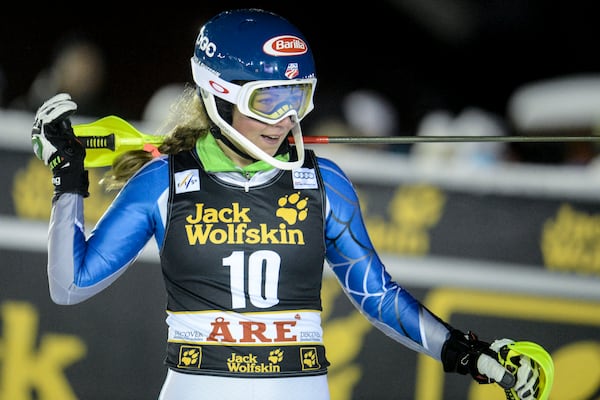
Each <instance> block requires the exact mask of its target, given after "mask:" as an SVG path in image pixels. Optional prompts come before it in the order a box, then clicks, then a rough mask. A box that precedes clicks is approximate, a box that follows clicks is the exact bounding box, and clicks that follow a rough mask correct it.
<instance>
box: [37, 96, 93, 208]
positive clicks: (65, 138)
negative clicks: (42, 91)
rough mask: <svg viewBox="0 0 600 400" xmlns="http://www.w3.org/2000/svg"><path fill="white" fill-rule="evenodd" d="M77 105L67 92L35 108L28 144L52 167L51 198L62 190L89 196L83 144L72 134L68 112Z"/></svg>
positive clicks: (55, 196)
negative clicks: (52, 190) (29, 142)
mask: <svg viewBox="0 0 600 400" xmlns="http://www.w3.org/2000/svg"><path fill="white" fill-rule="evenodd" d="M76 110H77V104H75V102H74V101H73V100H71V96H69V95H68V94H67V93H60V94H57V95H56V96H54V97H52V98H51V99H49V100H47V101H46V102H45V103H44V104H42V105H41V107H40V108H39V109H38V110H37V113H36V114H35V121H34V123H33V129H32V130H31V144H32V146H33V152H34V153H35V155H36V157H37V158H39V159H40V160H42V161H43V162H44V164H46V165H47V166H49V167H50V169H51V170H52V184H53V185H54V199H57V198H58V196H60V195H61V194H62V193H79V194H81V195H82V196H84V197H87V196H89V192H88V187H89V180H88V174H87V171H85V170H84V166H83V162H84V159H85V147H84V145H83V144H82V143H81V142H80V141H79V139H78V138H77V137H76V136H75V133H74V132H73V128H72V126H71V120H70V119H69V117H70V115H71V114H73V113H74V112H75V111H76Z"/></svg>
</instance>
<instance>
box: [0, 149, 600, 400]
mask: <svg viewBox="0 0 600 400" xmlns="http://www.w3.org/2000/svg"><path fill="white" fill-rule="evenodd" d="M0 160H2V169H0V171H2V172H1V173H0V183H1V184H2V185H3V186H4V187H5V188H8V190H7V191H6V192H5V193H6V194H5V195H4V196H1V197H0V328H1V330H0V400H29V399H32V400H33V399H36V400H50V399H51V400H55V399H61V400H71V399H85V400H96V399H97V400H105V399H107V398H110V399H114V400H118V399H123V400H125V399H127V400H138V399H140V400H142V399H144V400H145V399H154V398H157V396H158V392H159V390H160V387H161V385H162V382H163V379H164V376H165V372H166V371H165V368H164V366H163V360H164V356H165V347H166V343H165V340H166V324H165V322H164V319H165V317H166V313H165V309H164V307H165V294H164V286H163V283H162V278H161V271H160V266H159V264H158V262H157V259H156V258H152V257H148V258H142V259H140V260H138V261H136V263H135V264H134V265H133V266H132V267H131V268H130V269H129V270H128V271H127V272H126V273H125V274H124V275H123V276H122V277H121V278H120V279H119V280H118V281H117V282H115V283H114V284H113V285H112V286H111V287H109V288H108V289H106V290H105V291H104V292H103V293H101V294H99V295H98V296H96V297H94V298H92V299H90V300H88V301H86V302H84V303H82V304H79V305H75V306H58V305H55V304H53V303H52V302H51V301H50V298H49V294H48V287H47V277H46V271H45V268H46V253H45V244H44V243H42V244H40V242H43V241H44V240H45V237H44V235H45V230H46V229H47V226H46V223H47V221H48V219H49V217H50V199H51V197H52V186H51V184H50V172H49V171H48V169H47V168H46V167H45V166H44V165H43V163H41V162H40V161H39V160H37V159H35V158H34V156H33V154H32V153H29V152H25V151H9V150H6V149H4V150H2V149H0ZM362 161H364V160H362V159H354V163H351V162H342V163H341V164H342V167H344V168H345V169H347V170H348V171H349V175H350V176H351V178H352V180H353V182H354V183H355V186H356V188H357V191H358V193H359V196H360V199H361V204H362V208H363V212H364V218H365V222H366V224H367V226H368V228H369V231H370V234H371V238H372V240H373V243H374V245H375V247H376V248H377V249H378V250H379V251H380V252H381V253H382V255H383V257H384V258H386V260H388V259H389V264H388V266H389V268H390V271H391V273H392V275H393V276H394V277H395V278H396V279H397V280H398V281H399V283H400V284H401V285H403V286H404V287H406V288H407V289H408V290H410V291H411V292H413V294H414V295H415V297H417V298H418V299H420V300H422V301H423V303H424V304H425V305H427V306H428V307H429V308H430V309H432V310H433V311H434V312H436V313H437V314H439V315H440V316H441V317H443V318H445V319H446V320H448V321H449V322H450V323H452V324H453V325H454V326H455V327H457V328H459V329H463V330H469V329H471V330H474V331H475V332H476V333H477V334H478V335H479V336H480V338H482V339H484V340H492V339H495V338H503V337H509V338H512V339H515V340H533V341H536V342H538V343H539V344H541V345H543V346H544V347H545V348H546V349H547V350H548V351H549V352H550V353H551V354H552V356H553V357H554V360H555V364H556V378H555V386H554V391H553V395H552V397H551V398H553V399H561V400H584V399H585V400H587V399H591V398H594V396H597V395H598V393H599V391H600V383H599V382H600V320H599V318H600V300H599V299H600V280H599V275H600V266H599V263H600V261H599V260H600V257H598V256H597V254H598V252H599V250H598V249H599V246H600V245H599V243H600V240H599V239H600V203H599V202H598V201H597V197H594V196H593V195H592V196H590V195H589V193H588V194H587V195H585V196H580V195H578V194H577V193H574V192H572V191H568V190H564V191H561V190H552V191H549V192H544V193H541V192H539V191H537V190H505V188H504V187H503V186H502V185H498V187H495V186H494V185H490V186H489V187H488V186H485V185H483V184H482V185H480V186H481V187H485V188H487V189H485V190H482V189H481V187H479V189H478V190H472V189H471V188H465V187H461V186H460V185H458V186H457V185H451V184H447V183H446V182H441V181H438V180H435V179H432V180H427V179H422V180H421V179H415V178H411V179H409V178H407V175H406V174H404V175H402V174H400V173H398V175H402V176H399V177H394V178H393V179H392V178H390V177H389V174H388V175H387V178H386V177H385V176H383V177H382V174H383V173H384V170H383V169H380V170H376V171H375V173H374V172H373V170H374V169H373V168H372V165H371V167H369V168H367V167H363V166H361V165H360V164H361V163H362ZM382 162H383V161H382ZM388 168H389V169H392V170H393V171H392V172H393V173H394V174H396V173H397V172H398V171H400V170H399V169H394V168H395V167H394V166H390V165H388V164H387V163H386V169H388ZM361 170H369V171H371V172H370V173H362V172H363V171H361ZM103 173H104V170H102V169H93V170H90V182H91V185H90V192H91V196H90V198H88V199H86V201H85V205H86V210H85V213H86V220H87V224H88V228H90V227H91V226H93V223H94V221H97V220H98V219H99V217H100V215H101V214H102V212H103V211H104V210H105V209H106V207H107V206H108V204H109V203H110V202H111V201H112V199H113V197H114V193H105V192H103V191H102V189H101V188H100V186H99V185H97V184H96V182H98V181H99V180H100V178H101V177H102V174H103ZM374 176H377V177H378V178H377V179H375V178H374ZM474 176H475V175H473V178H471V177H466V178H464V181H469V180H471V179H474ZM379 178H381V179H379ZM561 182H564V183H565V185H568V184H569V181H568V180H564V181H561ZM599 187H600V186H599ZM2 217H8V218H11V221H12V222H14V221H17V222H14V223H12V222H11V225H10V227H8V223H7V222H6V221H7V220H6V219H2ZM2 221H4V222H2ZM19 221H22V225H21V224H19ZM31 221H38V222H40V223H41V225H42V226H43V230H44V233H42V234H41V235H40V233H39V232H35V234H34V232H33V231H32V232H29V230H31V229H32V228H31V225H28V224H26V223H25V222H31ZM3 224H4V225H3ZM23 230H27V232H20V231H23ZM13 236H14V237H17V238H19V237H23V238H24V239H23V240H24V241H26V242H32V243H29V244H30V245H28V243H17V242H19V239H16V240H11V241H9V240H4V241H3V240H2V238H3V237H4V238H5V239H6V238H12V237H13ZM40 236H41V237H42V238H41V240H40ZM34 238H37V239H36V240H37V242H36V241H35V240H34ZM33 242H35V243H33ZM152 245H153V243H152ZM395 258H399V259H402V260H405V262H403V263H397V262H396V261H395ZM432 259H433V260H438V261H434V262H433V265H434V266H433V267H431V266H427V265H426V264H423V263H421V262H419V261H427V260H432ZM450 260H452V261H450ZM489 263H492V264H489ZM493 263H498V264H497V265H501V267H496V264H493ZM490 265H491V267H490ZM459 266H460V267H459ZM507 266H511V267H507ZM445 274H450V275H453V276H452V277H451V278H452V279H450V278H449V277H448V276H447V275H445ZM413 275H414V276H413ZM417 275H418V276H417ZM415 276H417V278H415ZM473 277H478V278H477V279H478V280H477V281H475V282H474V283H473V279H472V278H473ZM575 277H579V278H582V277H583V279H584V280H585V281H584V280H574V278H575ZM489 281H494V282H492V283H497V284H496V285H495V286H493V287H492V286H486V284H487V283H490V282H489ZM547 283H548V284H547ZM540 286H544V287H545V288H546V290H539V287H540ZM563 287H565V288H566V287H568V288H570V289H569V291H568V292H565V291H562V290H561V289H562V288H563ZM532 288H536V290H535V291H534V290H531V289H532ZM595 288H597V290H595ZM584 289H585V290H584ZM578 290H579V293H578ZM322 294H323V308H324V310H323V321H324V328H325V336H324V337H325V342H326V345H327V356H328V358H329V360H330V361H331V363H332V366H331V369H330V375H329V380H330V384H331V397H332V400H350V399H377V400H380V399H381V400H386V399H411V400H442V399H444V400H445V399H448V400H450V399H452V400H453V399H466V400H480V399H486V400H495V399H497V400H502V399H503V398H504V397H503V396H504V395H503V392H502V390H500V389H499V388H498V387H497V386H495V385H478V384H475V383H473V381H472V380H471V379H470V378H469V377H464V376H458V375H446V374H444V373H443V372H442V368H441V365H440V364H439V362H437V361H434V360H431V359H428V358H425V357H423V356H420V355H418V354H417V353H415V352H413V351H411V350H408V349H406V348H405V347H403V346H402V345H400V344H398V343H396V342H394V341H392V340H391V339H389V338H388V337H386V336H385V335H384V334H382V333H381V332H379V331H378V330H376V329H375V328H374V327H373V326H372V325H370V324H369V323H368V322H367V320H366V319H365V318H364V317H363V316H362V315H360V314H359V313H358V312H357V311H356V310H355V309H354V307H353V306H352V305H351V304H350V302H349V301H348V299H347V298H346V296H345V295H344V294H343V293H342V292H341V288H340V286H339V285H338V283H337V282H336V281H335V279H334V278H332V277H331V276H330V275H328V274H326V276H325V279H324V287H323V291H322ZM578 295H580V296H578Z"/></svg>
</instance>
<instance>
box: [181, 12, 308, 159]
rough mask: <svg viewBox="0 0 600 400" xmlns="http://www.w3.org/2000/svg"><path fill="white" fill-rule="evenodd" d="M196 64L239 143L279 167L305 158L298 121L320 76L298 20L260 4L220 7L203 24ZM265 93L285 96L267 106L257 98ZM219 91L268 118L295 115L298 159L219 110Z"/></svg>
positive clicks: (223, 126) (209, 97)
mask: <svg viewBox="0 0 600 400" xmlns="http://www.w3.org/2000/svg"><path fill="white" fill-rule="evenodd" d="M191 67H192V75H193V78H194V82H195V83H196V85H197V87H198V88H199V92H200V95H201V97H202V100H203V102H204V105H205V107H206V111H207V113H208V116H209V117H210V118H211V120H212V121H213V122H214V123H215V124H216V125H217V126H218V127H219V128H220V130H221V133H222V134H223V135H225V136H226V137H227V139H229V140H230V141H231V142H232V143H233V144H234V145H235V146H236V147H238V148H239V149H240V150H242V151H244V152H245V153H247V154H249V155H250V156H252V157H253V158H255V159H260V160H264V161H267V162H269V163H270V164H272V165H274V166H276V167H278V168H282V169H292V168H296V167H298V166H299V165H301V164H302V161H303V157H304V144H303V141H302V133H301V130H300V125H299V122H300V120H301V119H302V118H304V117H305V116H306V115H307V114H308V113H309V112H310V111H311V110H312V109H313V108H314V105H313V96H314V90H315V87H316V83H317V79H316V72H315V63H314V60H313V56H312V52H311V50H310V48H309V47H308V43H307V41H306V39H305V37H304V35H303V34H302V33H301V32H300V31H299V30H298V29H297V28H296V27H295V26H294V25H292V24H291V23H290V22H289V21H287V20H286V19H284V18H283V17H281V16H279V15H277V14H274V13H272V12H269V11H265V10H261V9H255V8H251V9H238V10H231V11H224V12H221V13H220V14H218V15H216V16H215V17H213V18H211V19H210V20H209V21H208V22H207V23H206V24H204V25H203V26H202V27H201V29H200V33H199V34H198V37H197V39H196V43H195V46H194V55H193V57H192V58H191ZM264 93H271V94H273V95H276V96H277V98H278V99H279V98H281V99H283V100H282V101H281V102H280V103H278V104H275V105H273V106H272V107H270V108H265V107H264V104H260V102H259V101H258V100H257V99H259V98H260V97H261V94H264ZM215 96H217V97H219V98H220V99H223V100H225V101H227V102H229V103H231V104H234V105H236V106H237V108H238V110H239V111H240V112H241V113H243V114H244V115H247V116H249V117H251V118H255V119H257V120H259V121H262V122H264V123H277V122H278V121H281V120H282V119H283V118H288V117H290V118H292V120H293V121H294V122H295V124H294V128H292V135H293V136H294V142H295V145H296V146H295V147H296V151H297V152H298V161H296V162H293V163H288V162H286V163H282V162H281V161H279V160H276V159H274V158H273V157H271V156H269V155H267V154H266V153H264V152H263V151H262V150H260V149H259V148H258V147H257V146H255V145H254V144H253V143H251V142H250V141H249V140H247V139H246V138H245V137H244V136H243V135H242V134H241V133H239V132H238V131H236V130H235V129H234V128H233V127H232V126H231V125H230V124H229V122H228V121H226V120H225V119H224V118H223V116H221V115H219V111H218V109H217V106H216V101H215Z"/></svg>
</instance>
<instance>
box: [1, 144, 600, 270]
mask: <svg viewBox="0 0 600 400" xmlns="http://www.w3.org/2000/svg"><path fill="white" fill-rule="evenodd" d="M0 159H2V160H3V169H2V174H1V176H0V184H1V185H2V186H3V187H7V188H10V191H9V195H8V196H3V197H1V198H0V214H4V215H13V216H17V217H19V218H26V219H40V220H44V221H47V220H48V218H49V216H50V207H49V203H50V198H51V197H52V186H51V184H50V178H51V175H50V172H49V171H48V169H47V168H46V167H45V166H44V165H43V163H41V162H40V161H39V160H37V159H35V158H34V157H33V155H31V154H29V153H24V152H14V151H13V152H9V151H6V150H4V151H3V150H0ZM105 171H106V170H105V169H91V170H90V182H91V184H90V193H91V196H90V197H89V198H88V199H86V203H85V204H86V209H85V211H86V221H88V222H89V223H90V224H91V223H93V221H97V220H98V219H99V217H100V215H101V214H102V212H103V211H104V210H105V209H106V207H107V206H108V204H109V203H110V201H111V200H112V199H113V197H114V193H107V192H104V191H103V189H102V188H101V187H100V186H99V184H98V181H99V180H100V179H101V177H102V174H103V173H104V172H105ZM353 181H354V182H355V186H356V188H357V191H358V192H359V195H360V197H361V203H362V208H363V213H364V217H365V222H366V224H367V226H368V228H369V232H370V235H371V238H372V240H373V243H374V245H375V247H376V248H377V249H378V250H379V251H380V252H382V253H389V254H395V255H403V256H416V257H424V256H440V257H452V258H459V259H471V260H486V261H495V262H505V263H514V264H518V265H528V266H534V267H538V268H540V269H546V270H553V271H563V272H575V273H582V274H589V275H593V276H596V277H597V276H598V275H600V202H599V201H598V199H594V198H592V199H590V198H578V197H577V196H574V195H572V194H569V193H563V194H560V193H559V194H553V195H536V193H526V194H514V193H511V192H509V193H506V192H504V191H502V190H494V191H483V192H481V191H480V192H473V191H467V190H457V189H453V188H447V187H445V186H444V185H443V184H438V183H423V182H402V181H401V180H398V181H396V182H386V183H377V182H374V181H373V179H370V178H367V177H364V176H360V175H358V176H356V177H353Z"/></svg>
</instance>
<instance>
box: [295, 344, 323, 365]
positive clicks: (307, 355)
mask: <svg viewBox="0 0 600 400" xmlns="http://www.w3.org/2000/svg"><path fill="white" fill-rule="evenodd" d="M300 356H301V359H302V370H303V371H306V370H311V369H319V368H320V367H321V366H320V365H319V360H318V359H317V349H316V348H314V347H303V348H301V349H300Z"/></svg>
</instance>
